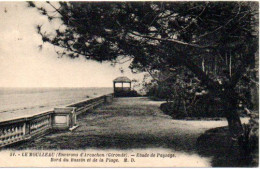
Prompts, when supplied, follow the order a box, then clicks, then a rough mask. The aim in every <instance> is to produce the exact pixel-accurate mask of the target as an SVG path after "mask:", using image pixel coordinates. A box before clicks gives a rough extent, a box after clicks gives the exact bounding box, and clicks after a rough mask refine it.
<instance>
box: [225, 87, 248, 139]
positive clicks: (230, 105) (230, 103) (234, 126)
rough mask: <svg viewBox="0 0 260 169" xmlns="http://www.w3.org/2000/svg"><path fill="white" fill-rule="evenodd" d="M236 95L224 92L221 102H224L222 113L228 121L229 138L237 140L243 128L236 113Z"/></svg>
mask: <svg viewBox="0 0 260 169" xmlns="http://www.w3.org/2000/svg"><path fill="white" fill-rule="evenodd" d="M235 96H236V93H235V92H233V90H226V92H223V94H222V95H221V98H222V99H223V101H225V102H224V103H225V105H224V111H225V116H226V118H227V121H228V126H229V131H230V134H231V137H232V138H234V139H237V138H238V137H240V136H241V135H242V134H243V127H242V123H241V120H240V117H239V114H238V112H237V105H238V104H237V99H236V98H235Z"/></svg>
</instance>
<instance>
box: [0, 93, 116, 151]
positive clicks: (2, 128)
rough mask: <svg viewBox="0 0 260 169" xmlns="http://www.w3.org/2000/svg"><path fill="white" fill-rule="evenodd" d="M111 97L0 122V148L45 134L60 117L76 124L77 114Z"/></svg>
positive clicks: (71, 125)
mask: <svg viewBox="0 0 260 169" xmlns="http://www.w3.org/2000/svg"><path fill="white" fill-rule="evenodd" d="M108 98H110V99H108ZM112 98H113V95H112V94H110V95H105V96H101V97H97V98H93V99H88V100H84V101H81V102H78V103H74V104H70V105H67V106H66V107H65V108H64V110H68V111H66V112H60V113H57V112H55V111H53V110H52V111H46V112H43V113H41V114H38V115H35V116H31V117H27V118H20V119H15V120H10V121H4V122H0V148H1V147H4V146H6V145H10V144H13V143H16V142H19V141H22V140H26V139H30V138H32V137H36V136H38V135H41V134H45V133H46V132H47V131H48V130H49V129H52V128H54V129H55V126H57V124H55V122H57V123H58V124H59V122H60V121H62V120H63V119H62V118H68V119H67V121H64V125H67V127H73V125H76V119H77V115H79V114H81V113H83V112H86V111H87V110H89V109H92V108H94V107H96V106H98V105H100V104H102V103H104V102H109V101H108V100H111V99H112ZM55 117H56V118H55ZM55 120H56V121H55ZM67 122H68V123H67Z"/></svg>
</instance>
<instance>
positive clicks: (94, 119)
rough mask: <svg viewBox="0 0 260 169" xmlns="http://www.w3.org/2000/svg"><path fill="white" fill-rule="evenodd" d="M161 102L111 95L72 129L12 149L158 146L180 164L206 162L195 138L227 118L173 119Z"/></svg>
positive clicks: (128, 148) (219, 125) (207, 159)
mask: <svg viewBox="0 0 260 169" xmlns="http://www.w3.org/2000/svg"><path fill="white" fill-rule="evenodd" d="M161 103H162V102H159V101H151V100H149V99H148V98H145V97H136V98H114V100H113V103H112V104H107V105H102V106H100V107H99V108H97V109H94V110H93V111H92V112H89V113H87V114H85V115H82V117H81V118H79V119H78V124H79V127H78V128H77V129H76V130H74V131H73V132H70V131H66V132H58V133H53V134H49V135H46V136H44V137H41V138H39V139H36V140H33V141H30V142H29V143H28V142H26V143H24V144H20V145H18V146H17V147H15V149H41V150H42V149H44V150H49V149H52V150H54V149H66V150H67V149H73V150H82V149H84V150H87V149H92V150H93V149H94V150H104V149H105V150H106V149H110V150H111V149H112V150H117V151H122V152H124V151H132V150H136V149H138V150H147V151H157V150H158V151H159V150H160V151H165V152H173V153H174V154H175V155H176V158H175V160H176V161H178V157H179V158H184V159H185V161H186V165H184V166H189V165H187V164H190V166H196V165H198V166H201V167H205V166H206V167H207V166H210V158H206V157H200V156H199V155H198V154H197V153H196V140H197V138H198V137H199V136H200V135H201V134H203V133H204V132H205V131H206V130H208V129H210V128H215V127H221V126H226V125H227V122H226V121H225V120H224V119H223V120H220V121H206V120H173V119H172V118H171V117H170V116H168V115H165V114H164V113H163V112H162V111H161V110H160V109H159V106H160V104H161ZM192 161H193V162H192ZM176 165H177V164H176Z"/></svg>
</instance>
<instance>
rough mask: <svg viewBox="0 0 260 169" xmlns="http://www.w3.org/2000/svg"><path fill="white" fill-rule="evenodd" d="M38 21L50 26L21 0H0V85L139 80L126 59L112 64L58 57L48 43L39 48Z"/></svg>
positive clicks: (73, 84) (91, 84) (105, 84)
mask: <svg viewBox="0 0 260 169" xmlns="http://www.w3.org/2000/svg"><path fill="white" fill-rule="evenodd" d="M38 24H43V25H44V27H45V29H46V30H48V29H51V28H52V25H51V24H49V22H48V20H47V18H45V17H44V16H41V15H40V14H39V13H38V12H37V11H36V10H35V9H32V8H28V7H27V4H26V3H25V2H0V87H112V81H113V79H115V78H116V77H119V76H127V77H129V78H130V79H137V80H139V81H141V80H142V77H143V75H142V74H139V75H136V74H132V73H131V70H130V69H129V68H128V65H129V64H130V63H129V62H128V63H126V64H123V65H116V66H115V67H113V66H111V65H110V63H102V64H101V63H98V62H95V61H90V60H85V59H83V58H79V59H70V58H66V57H63V58H58V56H57V54H56V53H55V50H54V47H53V46H52V45H48V44H45V45H44V46H43V49H42V50H39V48H38V46H39V45H41V44H42V41H41V37H40V35H38V34H37V32H36V28H35V27H36V25H38ZM57 24H58V23H57ZM120 67H122V68H123V69H124V73H121V71H120V70H119V69H120Z"/></svg>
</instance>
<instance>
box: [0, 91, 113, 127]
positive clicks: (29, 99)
mask: <svg viewBox="0 0 260 169" xmlns="http://www.w3.org/2000/svg"><path fill="white" fill-rule="evenodd" d="M112 92H113V89H112V88H0V122H1V121H7V120H11V119H17V118H21V117H28V116H32V115H36V114H39V113H42V112H44V111H48V110H51V109H53V108H55V107H61V106H64V105H68V104H72V103H76V102H79V101H82V100H86V99H88V98H94V97H98V96H102V95H105V94H109V93H112Z"/></svg>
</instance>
